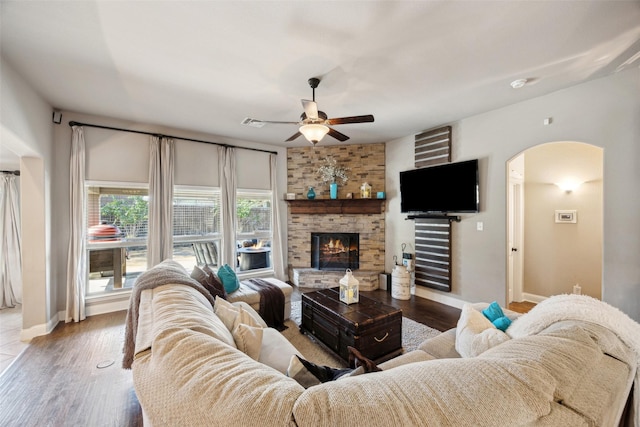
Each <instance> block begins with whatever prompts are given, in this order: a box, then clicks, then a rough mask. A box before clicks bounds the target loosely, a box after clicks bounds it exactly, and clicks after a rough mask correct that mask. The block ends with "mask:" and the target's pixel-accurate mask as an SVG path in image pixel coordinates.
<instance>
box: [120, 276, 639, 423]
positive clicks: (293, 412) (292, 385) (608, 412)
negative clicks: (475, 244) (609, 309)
mask: <svg viewBox="0 0 640 427" xmlns="http://www.w3.org/2000/svg"><path fill="white" fill-rule="evenodd" d="M185 274H187V273H186V272H185ZM218 305H220V306H219V307H218ZM214 306H216V307H212V305H211V303H210V302H209V300H208V299H207V298H205V297H204V296H203V295H202V294H201V293H200V292H199V291H198V289H197V288H196V287H190V286H185V285H183V284H165V285H163V286H159V287H156V288H154V289H146V290H144V291H142V294H141V297H140V306H139V310H138V313H139V317H138V322H137V334H136V343H135V359H134V361H133V365H132V371H133V380H134V386H135V391H136V394H137V396H138V399H139V401H140V404H141V406H142V408H143V411H144V422H145V425H153V426H199V425H202V426H371V427H375V426H381V427H382V426H384V427H388V426H403V425H406V426H418V425H419V426H470V425H473V426H517V425H539V426H591V425H601V426H615V425H619V424H625V423H627V424H628V425H633V422H634V421H635V422H636V423H637V418H638V414H637V412H634V411H637V405H635V404H634V403H633V402H632V399H631V395H632V393H631V390H632V385H633V383H634V380H635V379H636V374H637V365H638V355H637V354H636V352H637V351H638V348H637V347H636V343H635V342H634V341H633V340H634V339H633V337H631V338H629V337H628V336H626V335H627V333H626V331H625V333H624V334H622V336H619V334H617V333H616V332H617V331H612V330H611V328H608V327H606V325H603V324H605V323H606V322H599V323H601V324H598V323H594V322H585V321H583V320H576V319H562V320H558V321H551V322H546V323H549V324H548V325H543V326H542V327H540V328H537V327H534V324H535V325H537V324H540V323H545V321H543V320H540V321H538V320H536V319H535V318H536V314H535V313H529V314H527V315H523V316H521V317H520V318H519V319H518V320H516V321H514V322H513V324H512V326H511V327H510V329H511V328H513V329H514V332H515V334H514V336H510V337H509V339H507V340H505V341H504V342H501V343H499V344H495V345H488V346H487V347H488V348H486V349H484V351H482V352H481V353H480V354H478V355H477V356H475V357H460V355H459V353H458V352H457V351H456V345H459V344H460V342H457V341H460V340H462V339H463V337H462V334H461V333H460V332H459V330H451V331H448V332H446V333H443V334H441V335H440V336H438V337H436V338H434V339H431V340H427V341H425V342H424V343H423V344H422V345H421V346H420V348H419V349H418V350H415V351H412V352H410V353H406V354H403V355H401V356H399V357H398V358H396V359H393V360H390V361H388V362H385V363H383V364H382V365H381V367H382V368H383V371H382V372H375V373H370V374H363V375H352V376H349V377H345V378H342V379H339V380H337V381H333V382H329V383H324V384H320V385H317V386H313V387H310V388H308V389H305V388H303V387H302V386H301V385H300V384H298V383H297V382H296V381H295V380H294V379H292V378H289V377H287V375H286V370H287V369H286V366H287V365H288V362H289V360H290V359H291V356H292V355H293V354H296V353H297V350H296V349H295V348H294V347H293V346H291V344H289V343H288V341H287V340H286V339H284V337H283V336H282V335H281V334H280V333H279V332H277V331H275V330H273V329H270V328H266V327H265V326H266V325H264V324H261V323H260V319H259V317H258V318H257V319H256V316H257V314H256V313H255V311H253V310H251V308H250V307H249V306H247V305H246V304H244V303H242V302H240V303H235V304H229V303H223V302H220V304H219V302H218V301H216V302H215V304H214ZM230 312H231V313H232V316H231V317H229V313H230ZM216 313H218V314H216ZM233 313H235V314H233ZM530 315H531V316H530ZM528 316H530V317H532V318H533V320H534V321H533V322H531V321H529V320H527V319H528ZM563 317H567V316H563ZM576 317H579V316H576ZM615 321H619V319H615ZM520 322H521V323H520ZM630 322H631V323H630V324H629V325H630V326H629V325H628V328H630V330H631V333H633V332H634V329H633V328H634V327H635V326H638V324H637V323H635V326H634V324H633V323H634V322H632V321H630ZM518 324H520V325H521V326H519V327H518V328H516V325H518ZM260 329H261V331H259V330H260ZM537 329H540V330H537ZM531 331H534V332H531ZM476 332H477V333H478V334H480V333H481V331H476ZM471 335H473V334H471ZM639 336H640V334H639ZM467 338H468V337H467ZM636 394H637V393H636ZM636 425H637V424H636Z"/></svg>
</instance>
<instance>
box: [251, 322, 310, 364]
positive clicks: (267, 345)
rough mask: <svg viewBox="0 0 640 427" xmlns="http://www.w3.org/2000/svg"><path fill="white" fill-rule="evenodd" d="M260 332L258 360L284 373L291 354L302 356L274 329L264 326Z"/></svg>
mask: <svg viewBox="0 0 640 427" xmlns="http://www.w3.org/2000/svg"><path fill="white" fill-rule="evenodd" d="M262 334H263V335H262V348H261V349H260V358H259V359H258V362H260V363H264V364H265V365H267V366H270V367H272V368H273V369H275V370H277V371H278V372H282V373H283V374H286V373H287V367H288V366H289V361H290V360H291V356H293V355H294V354H297V355H299V356H302V354H300V352H299V351H298V349H297V348H295V347H294V346H293V344H291V343H290V342H289V341H288V340H287V339H286V338H285V337H284V335H282V334H281V333H280V332H278V331H277V330H276V329H273V328H265V329H263V331H262Z"/></svg>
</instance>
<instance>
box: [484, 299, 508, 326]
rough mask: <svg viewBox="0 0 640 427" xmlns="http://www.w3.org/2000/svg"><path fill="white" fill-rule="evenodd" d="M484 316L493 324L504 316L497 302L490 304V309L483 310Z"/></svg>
mask: <svg viewBox="0 0 640 427" xmlns="http://www.w3.org/2000/svg"><path fill="white" fill-rule="evenodd" d="M482 314H484V317H486V318H487V319H489V320H490V321H491V322H493V321H494V320H496V319H498V318H500V317H502V316H504V313H503V312H502V309H501V308H500V305H499V304H498V303H497V302H496V301H494V302H492V303H491V304H489V307H487V308H485V309H484V310H482Z"/></svg>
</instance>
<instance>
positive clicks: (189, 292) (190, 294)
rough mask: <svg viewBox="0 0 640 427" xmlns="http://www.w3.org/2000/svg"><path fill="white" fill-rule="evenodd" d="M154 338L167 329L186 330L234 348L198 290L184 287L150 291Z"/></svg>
mask: <svg viewBox="0 0 640 427" xmlns="http://www.w3.org/2000/svg"><path fill="white" fill-rule="evenodd" d="M151 305H152V310H153V332H152V336H153V337H155V336H157V335H158V334H159V333H161V332H162V331H164V330H166V329H169V328H185V329H191V330H193V331H197V332H200V333H203V334H206V335H208V336H210V337H214V338H217V339H219V340H220V341H222V342H224V343H225V344H228V345H230V346H231V347H234V348H235V347H236V344H235V341H234V339H233V336H232V335H231V332H229V330H228V329H227V328H226V327H225V325H224V323H222V320H220V319H219V318H218V316H216V315H215V314H214V313H213V307H211V303H209V301H208V300H207V299H206V298H205V297H204V296H203V295H202V294H201V293H200V292H198V290H196V289H194V288H192V287H189V286H185V285H163V286H158V287H157V288H154V289H153V298H152V300H151Z"/></svg>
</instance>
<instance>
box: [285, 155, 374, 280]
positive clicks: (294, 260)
mask: <svg viewBox="0 0 640 427" xmlns="http://www.w3.org/2000/svg"><path fill="white" fill-rule="evenodd" d="M327 156H333V157H334V158H335V159H336V160H337V161H338V164H340V165H342V166H344V167H347V168H349V171H348V173H347V175H348V177H349V181H348V182H347V183H346V184H342V183H339V190H338V198H340V199H344V198H346V195H347V193H353V197H354V198H360V186H361V185H362V184H363V183H364V182H368V183H369V185H371V188H372V195H373V197H375V196H376V192H378V191H385V190H384V183H385V145H384V144H361V145H334V146H328V145H326V146H323V145H322V143H320V145H319V146H318V147H316V148H315V149H314V148H313V147H295V148H288V149H287V193H295V194H296V199H306V197H307V196H306V194H307V191H308V189H309V186H313V188H314V190H315V192H316V198H319V199H328V198H329V184H323V183H322V182H321V181H320V178H319V177H318V168H319V167H320V166H321V165H322V163H323V160H324V159H325V158H326V157H327ZM384 219H385V214H384V212H383V213H380V214H349V215H347V214H343V215H333V214H295V215H292V214H291V213H290V211H289V210H288V212H287V228H288V236H289V241H288V253H287V261H288V264H289V268H309V267H310V265H311V242H310V240H311V233H312V232H328V231H335V232H349V233H360V270H366V271H374V272H383V271H384V233H385V230H384V227H385V221H384ZM354 275H355V276H356V278H358V277H357V276H358V274H357V271H355V272H354ZM290 279H292V278H291V277H290ZM376 287H377V286H376Z"/></svg>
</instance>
